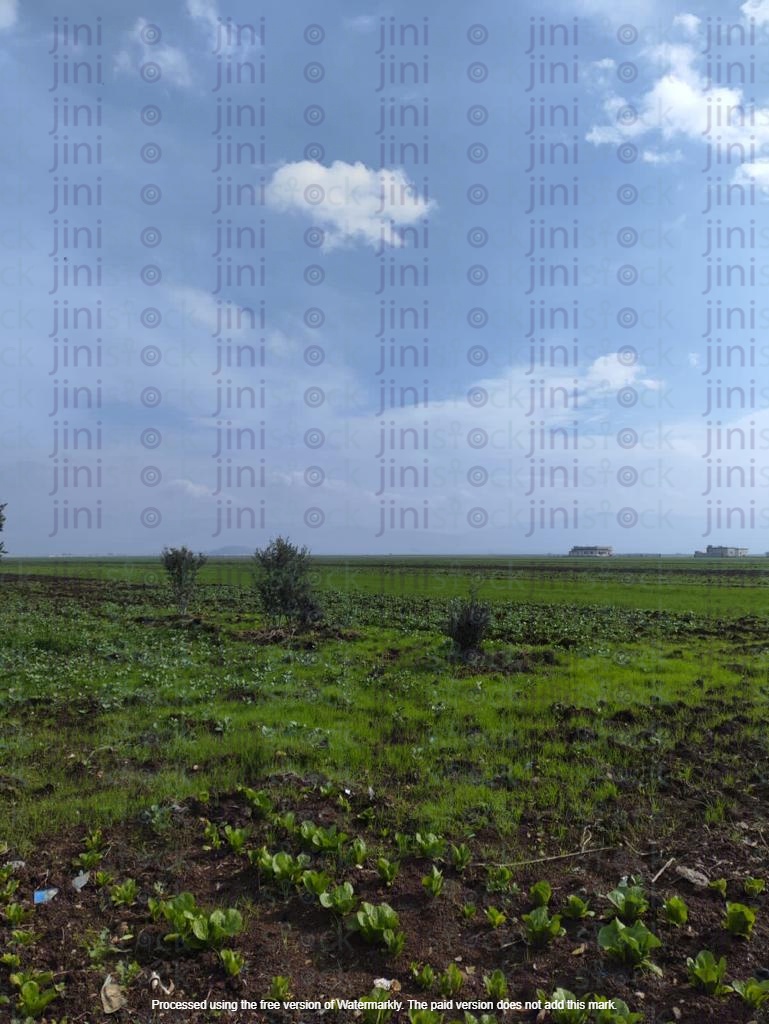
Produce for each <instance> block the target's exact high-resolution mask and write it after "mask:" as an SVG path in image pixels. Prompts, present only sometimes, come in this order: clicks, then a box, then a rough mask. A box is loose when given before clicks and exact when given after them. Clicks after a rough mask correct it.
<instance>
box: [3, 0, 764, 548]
mask: <svg viewBox="0 0 769 1024" xmlns="http://www.w3.org/2000/svg"><path fill="white" fill-rule="evenodd" d="M262 17H263V19H264V20H263V22H262V21H260V19H261V18H262ZM54 18H58V19H59V20H58V22H56V23H54ZM97 18H100V19H101V21H100V22H98V24H97ZM228 18H229V19H231V21H230V22H228V20H227V19H228ZM717 18H720V19H721V21H720V22H719V21H717V20H716V19H717ZM65 19H66V24H67V25H68V27H69V30H70V31H69V35H68V36H65ZM543 19H544V20H543ZM575 19H576V20H575ZM75 24H77V25H80V26H84V25H87V26H88V27H89V28H90V29H91V32H92V37H91V44H90V45H89V44H88V37H87V32H86V30H85V29H84V28H82V27H81V29H80V31H79V35H78V39H77V41H76V42H75V40H74V39H73V36H72V32H71V29H72V26H74V25H75ZM228 24H230V25H233V26H237V25H240V26H241V38H240V44H241V45H232V46H229V47H228V46H227V45H226V43H227V39H226V36H225V35H224V33H225V30H226V28H227V26H228ZM556 25H557V26H562V27H560V28H555V29H553V26H556ZM97 27H98V29H99V30H100V32H101V43H100V44H99V41H98V40H97V38H96V33H97ZM391 27H392V31H393V33H394V34H393V35H392V36H391V35H390V31H391ZM540 27H543V28H544V31H545V42H544V45H541V44H540V41H539V37H537V36H536V35H535V43H534V46H533V47H531V46H530V39H531V32H532V31H535V33H536V32H538V31H539V29H540ZM252 30H253V33H252ZM551 30H553V31H554V36H553V38H552V40H551V39H550V36H549V33H550V32H551ZM575 33H576V34H575ZM719 33H720V34H719ZM743 33H744V40H743ZM252 34H253V39H252V38H250V37H251V35H252ZM564 34H566V35H567V40H566V45H563V42H562V37H563V35H564ZM415 35H416V36H417V38H416V40H415V39H414V36H415ZM767 42H769V0H760V2H758V3H753V2H748V3H743V4H742V5H740V4H739V3H734V4H729V5H724V4H719V5H716V4H701V3H700V4H690V3H683V4H682V5H672V4H670V3H669V2H665V3H662V2H660V3H654V2H645V3H642V2H640V0H639V2H635V3H626V4H617V3H609V2H608V0H607V2H603V0H579V2H574V3H571V4H569V5H564V4H563V3H559V4H554V3H544V4H543V3H540V4H536V5H533V4H526V3H522V4H518V5H514V6H512V5H510V4H508V3H504V2H488V3H485V4H483V5H481V6H480V7H479V8H478V9H477V10H472V11H469V10H468V9H467V7H466V5H461V4H455V3H447V4H442V5H440V7H439V8H437V7H430V6H428V5H423V6H421V7H416V8H415V7H414V6H413V5H412V4H410V3H409V4H406V3H398V2H392V3H387V4H375V5H373V6H365V5H360V4H352V3H348V2H344V3H339V2H325V3H324V4H322V5H321V4H317V3H304V2H300V3H293V4H292V5H291V6H290V8H287V7H286V6H285V5H279V4H276V3H267V4H265V5H261V6H260V7H259V10H258V12H257V13H256V14H255V13H254V9H253V8H252V6H251V5H248V4H244V3H232V4H230V5H229V6H227V7H225V5H224V4H223V3H219V4H217V3H216V2H214V0H173V2H171V0H165V2H163V3H159V4H158V3H154V4H153V5H151V6H148V7H144V6H142V5H140V4H136V3H133V2H128V3H126V4H124V5H120V6H119V7H114V8H111V7H107V6H106V5H100V4H94V3H87V2H79V3H74V4H72V5H70V6H67V7H66V8H65V7H62V6H61V5H60V4H55V3H49V2H44V0H38V2H36V3H34V4H31V3H26V4H25V3H24V0H19V2H18V3H15V2H13V0H0V73H2V76H3V86H4V89H3V95H4V97H5V98H4V102H3V107H2V117H3V121H4V141H5V146H4V159H3V162H2V166H1V167H0V175H2V179H0V180H1V181H2V195H3V197H4V199H5V204H4V210H3V231H2V265H3V277H2V280H3V284H4V286H5V287H4V288H3V302H2V310H3V317H2V324H3V335H2V346H1V348H2V352H1V354H0V361H1V362H2V368H3V377H2V380H3V387H2V391H1V397H0V402H1V403H2V404H1V415H2V435H1V436H2V444H0V480H2V486H1V488H0V498H2V500H4V501H7V502H8V509H7V516H8V522H7V525H6V532H5V541H6V545H7V547H8V549H9V551H10V552H11V553H12V554H18V555H22V554H27V555H34V554H61V553H65V552H67V553H73V554H100V553H107V552H114V553H119V554H123V553H125V554H150V553H153V552H155V551H158V550H159V549H160V548H161V547H162V546H163V545H165V544H182V543H185V544H188V545H190V546H192V547H194V548H196V549H201V550H206V551H213V550H218V549H222V548H238V549H242V550H244V551H250V550H253V549H254V548H255V547H256V546H259V545H261V544H263V543H265V542H266V541H267V540H268V539H269V538H270V537H271V536H274V535H276V534H278V533H283V534H288V535H290V536H291V537H292V539H294V540H296V541H299V542H301V543H305V544H307V545H308V546H309V547H310V548H311V549H312V550H314V551H317V552H319V553H350V554H355V553H381V554H388V553H393V554H395V553H421V552H424V553H449V554H452V553H460V552H468V553H502V554H504V553H527V552H531V553H546V552H555V553H557V552H566V551H567V550H568V549H569V548H570V547H571V546H572V545H573V544H612V545H614V547H615V548H616V549H617V550H618V551H626V552H638V551H649V552H690V551H691V550H693V549H694V548H703V547H704V546H705V545H706V544H709V543H712V544H720V543H728V544H737V545H740V546H744V547H748V548H750V549H751V551H754V552H759V553H763V552H764V550H766V548H767V547H769V545H768V544H767V543H766V540H765V539H764V538H765V528H766V526H767V524H769V494H767V489H768V487H769V467H768V466H767V459H766V451H767V449H768V448H769V414H768V413H767V409H768V408H769V383H767V382H766V381H765V373H764V369H765V367H766V366H767V365H768V364H769V342H767V341H766V340H765V327H766V325H767V322H768V317H767V313H769V310H768V309H767V306H766V303H765V300H764V298H763V296H764V293H765V288H766V285H767V281H769V264H765V262H764V259H763V255H764V252H765V251H766V248H767V243H768V242H769V224H767V219H766V206H767V200H768V199H769V47H768V46H767ZM223 44H224V45H223ZM527 50H528V51H531V52H530V53H527V52H526V51H527ZM217 51H218V52H217ZM65 65H66V67H67V71H66V72H65ZM75 65H79V69H80V70H79V75H80V81H79V82H77V83H73V82H72V81H69V82H67V83H65V82H64V78H65V75H68V76H70V77H71V76H73V74H74V66H75ZM238 67H240V75H241V78H242V81H241V83H239V84H238V83H237V82H236V83H235V84H232V83H230V82H228V81H227V73H228V72H227V69H228V68H229V69H230V73H231V74H232V75H233V76H236V75H237V74H238ZM98 68H100V69H101V72H100V73H101V78H102V81H101V83H99V82H92V83H91V84H90V85H89V84H88V83H87V82H85V81H84V78H85V77H86V76H87V74H88V72H89V70H90V72H91V73H92V75H93V76H94V78H95V77H96V75H97V69H98ZM575 68H576V74H575ZM252 73H253V75H254V78H255V81H254V83H253V84H251V82H250V76H251V74H252ZM540 73H543V74H544V77H545V80H544V83H542V82H541V81H540V80H539V78H538V76H539V75H540ZM391 75H392V76H393V77H394V81H392V82H391V81H390V76H391ZM532 75H534V81H533V83H532ZM564 75H565V77H566V79H567V80H566V81H562V78H563V77H564ZM219 76H222V81H221V83H220V85H219V87H217V83H218V82H219ZM551 76H552V78H553V80H552V81H551ZM262 78H263V79H264V80H263V81H262ZM401 78H402V79H403V81H401ZM743 78H744V79H745V81H744V83H743V81H742V79H743ZM415 79H416V81H415ZM75 107H79V108H80V111H81V115H80V118H79V122H80V123H78V124H72V119H73V111H74V109H75ZM86 107H87V108H88V111H89V112H90V114H91V118H92V123H91V125H90V127H89V125H88V124H87V123H86V121H87V114H86V113H83V111H84V109H85V108H86ZM97 108H98V109H99V111H100V113H99V115H98V117H99V119H100V122H101V123H100V124H97V123H96V120H97V113H96V111H97ZM238 109H240V119H241V123H240V124H239V125H238V124H237V123H236V121H237V111H238ZM228 111H229V112H230V115H231V117H232V119H233V122H235V123H233V124H232V125H231V126H227V125H226V119H227V116H228ZM541 116H543V117H544V126H540V124H539V122H538V120H537V119H539V118H540V117H541ZM251 117H253V118H254V120H255V125H254V127H251V124H250V120H251ZM67 118H68V119H69V120H68V123H65V119H67ZM219 118H221V119H223V121H224V122H225V124H224V126H223V127H222V128H221V130H219V131H218V130H217V128H218V127H219V124H218V119H219ZM391 118H392V124H391V121H390V119H391ZM532 119H534V127H532ZM564 120H565V121H566V122H567V123H566V124H565V125H564V124H563V122H564ZM742 122H744V123H742ZM383 125H384V127H383ZM709 129H710V130H709ZM78 144H80V148H79V149H78V150H77V154H78V157H79V161H78V163H77V164H74V163H73V160H74V155H75V149H74V147H75V146H76V145H78ZM83 144H87V145H83ZM97 145H98V147H99V149H98V150H97ZM65 146H67V147H69V148H65ZM227 146H230V147H232V148H231V149H230V150H229V151H228V150H227ZM540 146H541V147H543V149H540ZM88 147H90V149H89V148H88ZM532 147H534V149H533V151H532ZM532 152H533V156H532ZM97 154H98V157H97ZM228 155H229V156H230V157H231V159H232V162H230V163H229V164H228V163H226V160H227V158H228ZM542 155H544V162H543V161H542V159H541V156H542ZM89 157H90V162H87V161H88V158H89ZM575 158H576V159H575ZM727 158H728V162H727ZM238 159H239V161H240V162H238ZM220 160H224V161H225V162H224V165H223V166H219V164H220ZM532 160H533V167H532ZM565 160H567V161H568V162H564V161H565ZM719 160H720V163H719V162H718V161H719ZM708 161H711V165H710V166H709V165H708ZM65 179H66V181H65ZM97 179H100V180H97ZM65 184H66V185H68V186H69V188H70V192H65ZM78 184H79V185H81V186H84V185H88V186H89V187H90V189H91V190H92V191H91V194H92V196H94V197H95V196H96V189H97V185H98V186H100V187H101V199H102V202H101V205H100V206H97V205H96V204H95V202H94V203H93V205H91V206H85V205H84V203H81V204H79V205H78V206H77V207H75V206H73V205H72V204H71V202H69V203H68V204H67V205H65V198H68V199H69V200H71V199H72V197H73V194H74V193H73V191H72V190H74V188H75V186H76V185H78ZM228 186H230V187H231V189H234V190H237V189H240V192H239V196H240V199H241V202H240V204H233V205H230V206H227V205H224V206H223V207H222V208H221V209H218V210H217V205H218V204H219V198H218V197H219V196H221V197H222V200H223V202H224V203H225V204H226V201H227V197H228V192H227V187H228ZM540 189H542V190H543V192H540ZM232 194H233V195H237V194H238V193H237V192H235V193H232ZM79 195H80V196H81V197H83V198H84V197H85V196H86V195H87V190H86V189H85V188H83V189H82V190H81V192H80V193H79ZM542 195H544V197H545V200H546V203H545V205H542V203H541V202H540V197H541V196H542ZM252 196H253V197H254V205H251V203H250V199H251V197H252ZM564 197H566V198H568V205H564V204H563V199H564ZM727 198H728V199H729V200H730V202H729V203H728V205H727V204H726V200H727ZM550 200H552V201H550ZM719 200H720V205H717V204H718V202H719ZM740 200H742V202H740ZM56 207H58V208H56ZM709 207H710V208H709ZM99 222H100V223H99ZM65 227H66V228H68V229H69V235H68V236H65ZM76 228H79V229H81V230H80V234H79V235H78V236H77V239H78V241H79V243H80V244H79V247H78V248H74V247H73V245H72V242H73V239H74V236H73V231H74V230H75V229H76ZM97 229H98V230H99V232H100V233H99V235H98V236H97ZM228 229H229V230H230V235H229V236H228V234H227V230H228ZM88 232H90V240H91V241H92V245H91V247H90V248H89V247H88V246H87V245H86V244H85V243H86V241H87V240H88V239H89V233H88ZM97 237H98V244H97ZM219 238H221V239H222V246H223V247H222V248H221V249H220V248H219V241H218V239H219ZM532 238H533V246H532ZM228 240H229V241H230V242H232V245H231V246H230V247H229V248H228V247H227V243H228ZM238 242H239V243H240V245H239V246H238ZM65 243H69V244H68V246H67V245H66V244H65ZM217 251H218V255H217ZM97 266H98V267H100V268H101V283H100V284H99V283H98V282H97V281H96V273H97V269H96V268H97ZM228 266H229V268H230V273H231V274H232V275H233V279H232V283H227V280H226V274H227V268H228ZM75 267H78V268H80V269H79V276H78V278H77V280H76V281H75V280H74V276H73V275H74V273H75V271H74V269H73V268H75ZM84 268H86V269H84ZM147 268H149V269H147ZM89 273H90V274H91V276H92V283H91V284H90V285H89V284H88V283H87V277H88V275H89ZM540 274H542V275H544V276H543V277H542V278H540V277H539V275H540ZM219 275H222V277H223V281H222V284H221V286H220V284H219ZM238 275H240V280H239V281H238V280H237V278H238ZM391 275H392V276H391ZM533 275H534V277H533ZM252 278H253V282H252ZM743 279H744V281H743ZM75 309H78V310H80V311H81V312H80V315H79V319H78V322H77V324H76V325H74V324H73V323H72V317H73V311H74V310H75ZM540 309H543V310H544V312H543V314H542V315H543V316H544V326H543V327H540V325H539V323H537V324H536V327H535V329H534V330H532V329H531V326H530V325H531V322H532V317H533V316H534V315H535V314H536V316H539V315H540ZM84 310H85V311H86V312H83V311H84ZM97 310H100V311H101V313H100V315H101V327H100V328H97V326H96V317H97ZM228 310H229V311H230V313H229V315H231V316H232V317H233V320H232V326H231V328H230V329H222V330H219V325H220V324H222V325H224V324H226V316H227V315H228V314H227V311H228ZM238 310H240V311H241V313H240V324H239V325H238V323H237V315H238V314H237V311H238ZM249 311H253V320H254V326H253V329H252V328H251V323H250V317H251V315H252V314H251V313H250V312H249ZM532 311H534V312H532ZM564 311H566V312H564ZM89 316H90V317H91V326H90V327H89V326H88V317H89ZM390 316H392V317H393V318H394V319H393V321H392V324H393V326H391V321H390ZM67 317H69V318H70V319H69V320H68V319H67ZM727 317H728V320H729V324H728V329H726V328H725V326H724V325H725V323H726V320H727ZM57 318H58V319H57ZM719 318H720V322H721V327H720V328H719V326H718V325H719ZM751 318H752V319H751ZM743 319H744V321H745V326H744V327H743V326H742V320H743ZM751 322H752V323H753V326H751ZM564 324H565V326H564ZM65 339H66V340H65ZM97 339H98V340H97ZM75 351H77V353H78V360H77V365H73V361H74V353H75ZM65 352H67V353H68V354H69V355H68V358H69V365H67V366H64V365H62V364H63V362H64V359H65ZM227 352H229V353H230V356H231V359H232V360H233V364H232V365H230V366H226V365H225V366H223V367H221V368H219V367H218V365H217V360H218V359H219V358H223V359H226V354H227ZM97 354H99V355H97ZM238 358H239V359H240V364H241V365H237V360H238ZM719 358H720V365H716V363H717V359H719ZM99 359H100V361H101V365H100V366H99V365H96V363H97V361H98V360H99ZM55 360H58V363H56V362H55ZM382 360H384V361H385V365H384V366H383V364H382ZM390 360H392V364H391V363H390ZM709 360H710V363H709ZM252 361H253V363H254V365H253V366H252V365H251V362H252ZM89 362H90V365H89ZM727 363H728V364H729V365H727ZM710 364H713V365H712V366H711V365H710ZM220 400H221V402H223V403H224V407H223V408H220ZM228 400H229V401H230V403H231V404H230V406H229V407H227V404H226V403H227V401H228ZM65 402H67V403H68V404H69V408H67V409H64V408H63V406H64V403H65ZM75 402H77V408H73V407H72V406H73V403H75ZM89 403H90V408H89ZM76 431H79V433H77V434H76V433H75V432H76ZM76 438H77V440H78V441H79V443H78V447H77V449H75V448H74V447H73V443H74V440H75V439H76ZM89 440H90V442H91V447H90V449H89V448H88V441H89ZM230 440H231V441H232V443H233V445H234V444H235V442H236V441H239V443H240V447H231V448H229V449H227V450H222V451H219V449H218V446H219V445H220V444H224V445H226V444H227V443H228V441H230ZM228 460H230V461H228Z"/></svg>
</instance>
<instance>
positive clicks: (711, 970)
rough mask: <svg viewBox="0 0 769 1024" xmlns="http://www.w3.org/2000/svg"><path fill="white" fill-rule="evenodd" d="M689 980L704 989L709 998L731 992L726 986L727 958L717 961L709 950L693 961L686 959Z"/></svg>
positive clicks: (700, 953) (702, 952)
mask: <svg viewBox="0 0 769 1024" xmlns="http://www.w3.org/2000/svg"><path fill="white" fill-rule="evenodd" d="M686 967H687V970H688V972H689V980H690V981H691V983H692V985H694V986H695V987H696V988H699V989H702V991H703V992H706V993H707V994H708V995H709V996H721V995H726V994H727V993H728V992H731V988H730V987H729V985H724V983H723V982H724V978H725V977H726V957H723V956H722V957H721V959H720V960H716V958H715V957H714V956H713V954H712V953H711V952H710V950H709V949H703V950H700V952H699V953H698V954H697V956H696V957H695V958H694V959H692V958H691V957H690V956H688V957H687V958H686Z"/></svg>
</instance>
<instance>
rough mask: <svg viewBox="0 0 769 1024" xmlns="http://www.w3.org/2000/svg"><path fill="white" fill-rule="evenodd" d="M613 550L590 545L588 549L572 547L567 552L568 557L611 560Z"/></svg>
mask: <svg viewBox="0 0 769 1024" xmlns="http://www.w3.org/2000/svg"><path fill="white" fill-rule="evenodd" d="M613 554H614V548H610V547H600V546H598V545H591V546H588V547H573V548H572V549H571V551H570V552H569V555H570V556H577V557H581V558H611V556H612V555H613Z"/></svg>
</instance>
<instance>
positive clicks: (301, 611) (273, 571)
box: [254, 537, 321, 626]
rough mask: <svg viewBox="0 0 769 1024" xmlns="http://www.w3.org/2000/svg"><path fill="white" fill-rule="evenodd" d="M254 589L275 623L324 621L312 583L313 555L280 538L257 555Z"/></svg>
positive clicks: (303, 624) (255, 555)
mask: <svg viewBox="0 0 769 1024" xmlns="http://www.w3.org/2000/svg"><path fill="white" fill-rule="evenodd" d="M254 562H255V563H256V572H255V575H254V585H255V587H256V592H257V594H258V596H259V602H260V604H261V606H262V611H263V612H264V614H265V615H266V616H267V617H268V618H269V619H270V620H271V621H272V622H274V623H276V624H279V623H282V622H292V623H295V624H296V625H300V626H308V625H311V624H312V623H313V622H316V621H318V619H320V617H321V611H320V607H319V605H318V603H317V601H316V599H315V596H314V595H313V590H312V583H311V580H310V552H309V550H308V549H307V548H306V547H302V548H298V547H297V546H296V545H295V544H292V543H291V542H290V541H289V540H288V539H287V538H283V537H276V538H275V540H271V541H270V543H269V544H268V545H267V547H265V548H257V550H256V552H255V553H254Z"/></svg>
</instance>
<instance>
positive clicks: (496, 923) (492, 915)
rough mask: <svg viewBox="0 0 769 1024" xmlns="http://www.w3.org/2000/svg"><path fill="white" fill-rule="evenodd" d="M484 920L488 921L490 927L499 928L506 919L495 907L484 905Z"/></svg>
mask: <svg viewBox="0 0 769 1024" xmlns="http://www.w3.org/2000/svg"><path fill="white" fill-rule="evenodd" d="M485 914H486V920H487V921H488V922H489V924H490V925H491V927H492V928H501V927H502V925H503V924H504V923H505V921H506V920H507V917H506V916H505V914H503V913H502V911H501V910H498V909H497V908H496V907H486V910H485Z"/></svg>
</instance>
